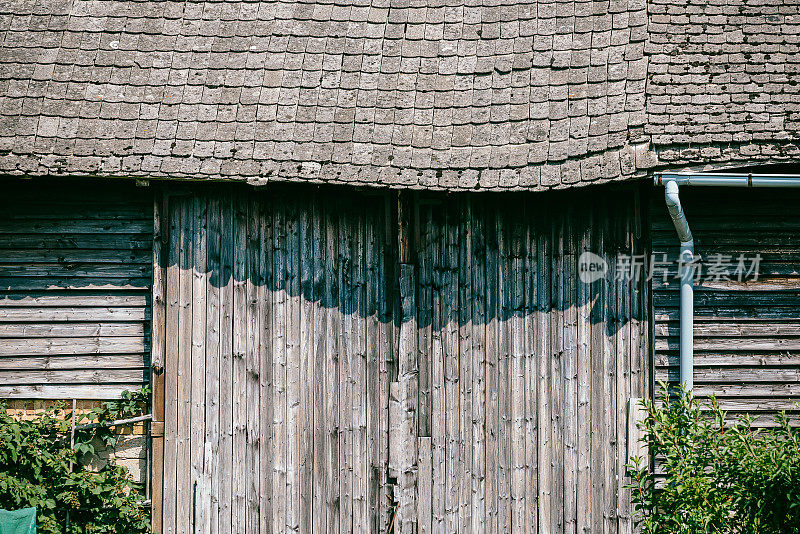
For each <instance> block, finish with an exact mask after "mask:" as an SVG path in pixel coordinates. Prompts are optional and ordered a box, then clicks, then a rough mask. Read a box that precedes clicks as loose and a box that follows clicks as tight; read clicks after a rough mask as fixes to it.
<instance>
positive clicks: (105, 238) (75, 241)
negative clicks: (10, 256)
mask: <svg viewBox="0 0 800 534" xmlns="http://www.w3.org/2000/svg"><path fill="white" fill-rule="evenodd" d="M152 247H153V238H152V235H151V234H108V233H100V234H75V233H69V234H64V233H61V234H58V233H56V234H35V233H30V234H29V233H24V234H0V250H7V249H43V250H71V249H80V250H95V249H115V250H144V251H147V250H149V251H151V252H152Z"/></svg>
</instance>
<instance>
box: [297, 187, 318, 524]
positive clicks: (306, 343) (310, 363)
mask: <svg viewBox="0 0 800 534" xmlns="http://www.w3.org/2000/svg"><path fill="white" fill-rule="evenodd" d="M309 197H310V198H305V199H303V200H302V202H300V204H299V207H298V214H297V216H298V219H299V244H300V251H299V270H300V293H299V295H298V296H297V297H295V298H297V299H299V306H300V324H299V335H300V338H299V342H300V347H299V351H298V352H299V357H300V362H299V363H300V370H299V372H300V380H299V384H298V386H299V400H300V407H299V413H300V421H299V422H298V423H299V425H298V426H299V430H300V436H299V446H300V448H299V458H298V460H299V463H300V465H299V487H298V491H299V492H300V510H299V516H300V531H301V532H311V530H312V526H311V525H312V513H313V512H312V506H313V498H314V473H313V460H314V441H313V438H314V436H313V425H314V419H313V417H314V414H313V406H314V404H313V399H314V397H313V395H314V363H315V358H314V332H313V327H314V286H313V284H314V278H313V276H314V273H313V268H314V263H313V262H314V251H313V243H312V240H313V239H314V235H313V210H314V205H313V204H314V198H313V195H310V196H309Z"/></svg>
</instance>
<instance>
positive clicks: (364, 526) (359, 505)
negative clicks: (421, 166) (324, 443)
mask: <svg viewBox="0 0 800 534" xmlns="http://www.w3.org/2000/svg"><path fill="white" fill-rule="evenodd" d="M353 217H354V220H353V226H352V229H353V234H354V235H353V255H352V257H353V278H352V280H353V293H352V298H353V302H352V314H353V318H354V324H353V330H352V331H351V332H350V336H351V338H352V340H353V353H352V356H353V359H352V369H353V385H352V386H353V405H352V418H353V465H352V472H353V530H354V531H355V532H365V531H367V530H369V527H368V518H369V512H368V510H367V498H368V497H367V485H368V475H367V466H368V464H369V459H368V456H367V417H366V414H367V376H366V368H367V354H366V335H367V332H366V321H367V318H366V315H367V314H366V306H365V300H364V299H365V287H364V279H365V268H366V267H365V265H364V254H365V247H366V240H365V235H364V225H365V223H366V218H365V215H364V209H363V207H361V208H360V209H358V211H356V212H355V213H354V214H353ZM415 335H416V332H415ZM415 357H416V355H415ZM415 408H416V400H415Z"/></svg>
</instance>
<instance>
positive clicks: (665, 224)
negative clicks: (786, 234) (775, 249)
mask: <svg viewBox="0 0 800 534" xmlns="http://www.w3.org/2000/svg"><path fill="white" fill-rule="evenodd" d="M686 214H687V218H688V220H689V224H690V225H691V228H692V233H693V234H697V235H698V236H702V235H704V234H706V233H707V232H711V231H717V232H720V231H725V230H727V231H729V232H734V233H742V228H748V227H750V228H752V227H755V226H756V225H764V226H769V228H770V229H772V230H773V231H774V230H776V229H780V230H795V231H800V220H798V219H796V218H794V219H792V218H787V219H777V218H770V219H769V221H768V222H767V221H765V220H764V219H763V217H762V218H759V217H757V216H755V214H754V213H751V212H750V208H748V209H747V210H746V211H744V212H742V214H741V218H740V219H738V220H737V219H727V220H726V219H722V218H720V217H714V216H713V215H709V216H701V215H698V214H696V213H691V212H689V211H687V212H686ZM665 219H666V220H664V219H661V218H659V219H657V220H655V221H653V223H652V229H653V231H654V232H669V231H672V232H674V231H675V227H674V226H672V221H671V220H669V218H668V217H666V218H665Z"/></svg>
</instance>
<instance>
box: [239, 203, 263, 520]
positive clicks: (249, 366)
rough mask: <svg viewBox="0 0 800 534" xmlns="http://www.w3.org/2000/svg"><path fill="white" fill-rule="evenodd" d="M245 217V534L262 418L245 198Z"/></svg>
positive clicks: (250, 216)
mask: <svg viewBox="0 0 800 534" xmlns="http://www.w3.org/2000/svg"><path fill="white" fill-rule="evenodd" d="M243 202H245V204H246V206H245V209H246V212H245V213H246V215H247V236H246V239H247V245H246V247H247V248H246V251H247V257H246V262H247V274H246V276H245V281H246V283H245V298H246V306H247V307H246V309H245V310H244V311H245V312H246V332H245V338H246V347H247V348H246V350H247V352H246V354H245V370H246V375H245V376H246V378H245V387H246V394H247V399H246V413H247V416H246V428H245V466H246V472H245V479H244V480H243V483H244V484H245V500H246V504H245V528H246V532H258V531H259V495H260V484H261V477H260V476H259V467H258V464H259V443H260V440H261V427H260V421H261V414H260V413H259V409H260V407H259V399H258V396H259V383H260V378H259V374H260V365H259V356H260V353H259V351H260V344H261V329H260V327H259V301H258V285H257V283H258V277H259V270H260V267H261V266H260V264H259V255H260V252H259V248H260V245H261V235H260V233H261V224H260V221H259V220H258V213H259V212H258V204H257V199H255V198H253V196H251V195H248V196H247V198H246V199H243Z"/></svg>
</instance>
